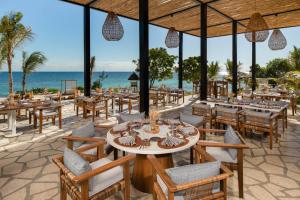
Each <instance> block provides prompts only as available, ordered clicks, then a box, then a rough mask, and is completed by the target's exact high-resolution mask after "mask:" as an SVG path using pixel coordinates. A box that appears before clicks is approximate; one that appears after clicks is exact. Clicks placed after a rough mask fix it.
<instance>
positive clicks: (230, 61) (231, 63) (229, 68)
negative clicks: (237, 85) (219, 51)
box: [225, 59, 242, 77]
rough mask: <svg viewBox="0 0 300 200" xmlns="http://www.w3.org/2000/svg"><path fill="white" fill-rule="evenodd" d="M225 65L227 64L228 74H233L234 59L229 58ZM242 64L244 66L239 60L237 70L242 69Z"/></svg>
mask: <svg viewBox="0 0 300 200" xmlns="http://www.w3.org/2000/svg"><path fill="white" fill-rule="evenodd" d="M225 66H226V71H227V74H228V76H229V77H231V76H232V70H233V62H232V60H230V59H227V61H226V63H225ZM241 66H242V63H241V62H240V61H239V62H238V64H237V72H239V71H241Z"/></svg>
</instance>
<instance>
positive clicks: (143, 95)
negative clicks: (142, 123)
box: [139, 0, 149, 116]
mask: <svg viewBox="0 0 300 200" xmlns="http://www.w3.org/2000/svg"><path fill="white" fill-rule="evenodd" d="M139 38H140V41H139V51H140V61H139V64H140V112H145V114H146V116H147V115H148V114H149V16H148V0H139Z"/></svg>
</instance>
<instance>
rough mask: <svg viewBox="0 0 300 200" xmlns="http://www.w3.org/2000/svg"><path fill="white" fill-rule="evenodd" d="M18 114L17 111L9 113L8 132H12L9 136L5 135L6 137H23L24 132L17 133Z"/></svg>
mask: <svg viewBox="0 0 300 200" xmlns="http://www.w3.org/2000/svg"><path fill="white" fill-rule="evenodd" d="M16 118H17V113H16V111H15V110H11V111H9V112H8V130H10V131H11V132H10V133H9V134H5V135H4V137H7V138H11V137H18V136H20V135H22V134H23V133H22V132H19V133H17V119H16Z"/></svg>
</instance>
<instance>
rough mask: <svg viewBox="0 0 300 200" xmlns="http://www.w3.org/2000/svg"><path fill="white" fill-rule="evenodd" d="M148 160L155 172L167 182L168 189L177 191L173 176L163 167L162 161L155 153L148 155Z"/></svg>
mask: <svg viewBox="0 0 300 200" xmlns="http://www.w3.org/2000/svg"><path fill="white" fill-rule="evenodd" d="M147 158H148V160H149V161H150V163H151V165H152V167H153V169H154V170H155V172H156V173H157V174H158V175H159V177H160V178H161V180H162V181H163V182H164V183H165V185H166V186H167V188H168V190H169V191H170V192H175V191H176V186H175V184H174V182H173V181H172V180H171V178H170V177H169V176H168V175H167V173H166V172H165V170H164V169H163V168H162V167H161V165H160V163H159V162H158V160H157V158H156V157H155V156H153V155H148V156H147Z"/></svg>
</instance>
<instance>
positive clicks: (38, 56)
mask: <svg viewBox="0 0 300 200" xmlns="http://www.w3.org/2000/svg"><path fill="white" fill-rule="evenodd" d="M22 56H23V64H22V70H23V78H22V94H23V95H25V92H26V78H27V76H28V75H29V74H30V73H32V72H34V71H35V70H36V69H37V68H38V67H39V65H42V64H44V63H45V62H46V60H47V58H46V57H45V56H44V55H43V53H42V52H39V51H35V52H33V53H31V54H30V55H29V56H28V54H27V53H26V52H25V51H23V55H22Z"/></svg>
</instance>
